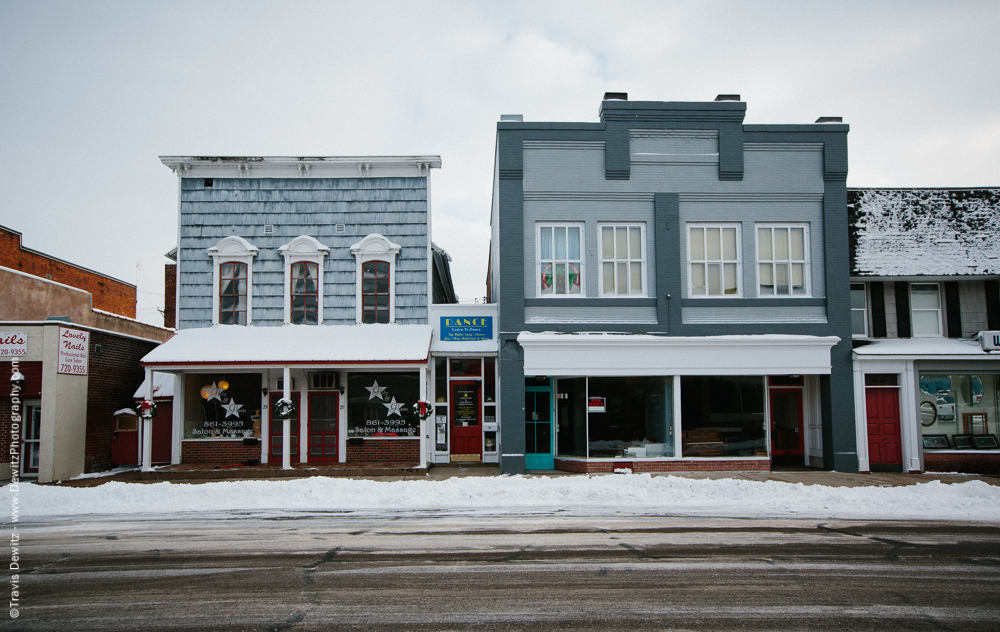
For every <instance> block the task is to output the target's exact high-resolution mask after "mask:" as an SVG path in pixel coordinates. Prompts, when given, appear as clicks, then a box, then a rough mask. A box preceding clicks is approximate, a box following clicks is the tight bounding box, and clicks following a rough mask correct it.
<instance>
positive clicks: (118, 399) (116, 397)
mask: <svg viewBox="0 0 1000 632" xmlns="http://www.w3.org/2000/svg"><path fill="white" fill-rule="evenodd" d="M97 345H100V346H101V352H100V354H98V353H97ZM156 346H157V343H155V342H147V341H143V340H134V339H132V338H122V337H120V336H114V335H111V334H106V333H103V332H99V331H91V332H90V360H89V364H90V367H89V371H88V372H89V375H88V377H87V440H86V441H87V444H86V448H85V450H86V451H85V452H84V461H83V464H84V465H83V467H84V470H83V471H84V472H102V471H104V470H109V469H111V467H112V463H111V439H112V437H113V435H114V418H113V416H112V415H113V414H114V412H115V411H116V410H120V409H122V408H133V407H134V406H135V402H134V400H133V398H132V396H133V395H134V394H135V392H136V390H137V389H138V388H139V387H140V386H141V385H142V381H143V380H144V379H145V377H146V374H145V371H144V370H143V368H142V367H141V366H140V365H139V360H141V359H142V357H143V356H144V355H146V354H147V353H149V352H150V351H152V350H153V349H154V348H155V347H156Z"/></svg>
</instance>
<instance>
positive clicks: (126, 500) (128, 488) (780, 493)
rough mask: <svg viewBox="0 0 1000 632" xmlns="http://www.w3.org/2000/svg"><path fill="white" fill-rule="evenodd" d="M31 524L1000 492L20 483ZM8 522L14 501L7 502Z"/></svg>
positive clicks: (998, 514)
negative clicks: (224, 514)
mask: <svg viewBox="0 0 1000 632" xmlns="http://www.w3.org/2000/svg"><path fill="white" fill-rule="evenodd" d="M20 495H21V498H20V511H21V515H22V518H21V519H22V520H26V521H30V520H32V519H35V518H38V517H42V516H67V515H81V514H136V513H150V514H177V513H186V512H212V511H234V510H252V511H260V510H285V511H359V512H372V511H374V512H383V511H462V512H476V513H489V514H503V513H511V512H515V511H517V512H523V511H528V512H539V513H552V512H558V511H570V512H574V513H587V514H596V515H608V514H654V515H677V516H722V517H765V516H766V517H780V516H786V517H810V518H845V519H858V518H866V519H918V520H969V521H977V522H1000V487H996V486H992V485H988V484H986V483H983V482H981V481H968V482H964V483H958V484H952V485H945V484H943V483H941V482H939V481H933V482H930V483H923V484H918V485H911V486H906V487H854V488H849V487H825V486H822V485H808V486H807V485H803V484H801V483H794V484H793V483H782V482H777V481H767V482H757V481H744V480H733V479H724V480H696V479H686V478H677V477H672V476H657V477H652V476H649V475H648V474H637V475H615V476H596V477H582V476H581V477H562V478H544V477H539V478H533V477H525V476H502V477H496V478H492V477H491V478H486V477H482V478H479V477H477V478H452V479H447V480H443V481H394V482H380V481H370V480H354V479H340V478H323V477H313V478H306V479H297V480H284V481H220V482H213V483H207V484H200V485H191V484H183V483H155V484H138V483H119V482H111V483H107V484H104V485H101V486H98V487H90V488H71V487H55V486H46V485H33V484H30V483H27V484H22V485H20ZM0 506H3V507H4V509H3V510H0V511H5V515H6V517H9V516H10V505H9V503H0Z"/></svg>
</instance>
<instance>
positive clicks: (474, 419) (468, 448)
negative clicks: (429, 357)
mask: <svg viewBox="0 0 1000 632" xmlns="http://www.w3.org/2000/svg"><path fill="white" fill-rule="evenodd" d="M479 389H480V382H478V381H468V382H466V381H461V382H459V381H454V382H452V383H451V460H453V461H481V460H482V458H483V428H482V425H481V424H480V423H479V409H480V408H481V397H480V395H481V393H480V390H479Z"/></svg>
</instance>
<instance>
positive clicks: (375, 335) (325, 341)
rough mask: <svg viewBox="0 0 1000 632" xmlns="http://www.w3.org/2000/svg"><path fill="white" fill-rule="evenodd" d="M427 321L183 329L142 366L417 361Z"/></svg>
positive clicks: (425, 349) (424, 350) (421, 358)
mask: <svg viewBox="0 0 1000 632" xmlns="http://www.w3.org/2000/svg"><path fill="white" fill-rule="evenodd" d="M431 333H432V328H431V327H430V326H429V325H284V326H280V327H253V326H240V325H215V326H213V327H204V328H198V329H182V330H180V331H178V332H177V333H175V334H174V335H173V336H172V337H171V338H170V339H169V340H167V341H166V342H164V343H163V344H162V345H160V346H159V347H157V348H155V349H153V350H152V351H150V352H149V353H148V354H147V355H146V356H145V357H144V358H143V359H142V364H143V366H151V367H162V368H168V367H170V368H181V367H187V366H220V365H226V366H262V365H271V366H283V365H292V364H294V365H302V364H312V365H329V364H422V363H425V362H426V361H427V358H428V356H429V350H430V345H431Z"/></svg>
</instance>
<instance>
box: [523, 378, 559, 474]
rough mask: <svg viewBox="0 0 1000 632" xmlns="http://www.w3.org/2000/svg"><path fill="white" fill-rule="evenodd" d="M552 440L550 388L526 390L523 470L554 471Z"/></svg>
mask: <svg viewBox="0 0 1000 632" xmlns="http://www.w3.org/2000/svg"><path fill="white" fill-rule="evenodd" d="M552 438H553V435H552V387H551V386H546V387H543V388H538V387H533V388H526V389H525V392H524V467H525V469H528V470H551V469H555V465H556V464H555V458H554V457H553V454H552V451H553V448H554V446H553V445H552Z"/></svg>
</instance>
